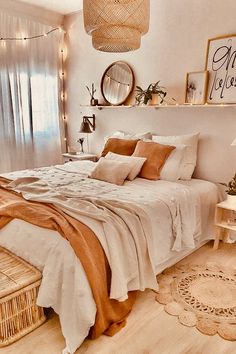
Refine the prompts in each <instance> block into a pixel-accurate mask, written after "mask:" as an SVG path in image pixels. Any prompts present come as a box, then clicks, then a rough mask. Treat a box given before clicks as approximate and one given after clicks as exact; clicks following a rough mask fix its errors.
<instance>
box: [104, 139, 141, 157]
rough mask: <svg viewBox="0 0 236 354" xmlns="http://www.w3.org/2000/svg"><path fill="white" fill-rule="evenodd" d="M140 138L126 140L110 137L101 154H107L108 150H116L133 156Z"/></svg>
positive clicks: (120, 153) (116, 152) (118, 152)
mask: <svg viewBox="0 0 236 354" xmlns="http://www.w3.org/2000/svg"><path fill="white" fill-rule="evenodd" d="M137 142H138V140H126V139H118V138H110V139H108V140H107V142H106V144H105V146H104V149H103V151H102V153H101V156H102V157H103V156H106V154H107V153H108V152H110V151H111V152H114V153H115V154H119V155H126V156H131V155H132V154H133V152H134V149H135V147H136V144H137Z"/></svg>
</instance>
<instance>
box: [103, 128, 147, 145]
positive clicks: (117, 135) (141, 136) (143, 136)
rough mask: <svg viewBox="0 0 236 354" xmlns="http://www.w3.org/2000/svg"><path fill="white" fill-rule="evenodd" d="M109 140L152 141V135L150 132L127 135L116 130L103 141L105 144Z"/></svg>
mask: <svg viewBox="0 0 236 354" xmlns="http://www.w3.org/2000/svg"><path fill="white" fill-rule="evenodd" d="M109 138H118V139H128V140H137V139H139V140H144V139H152V134H151V133H150V132H143V133H135V134H128V133H125V132H123V131H121V130H117V131H116V132H114V133H112V134H111V135H109V136H105V138H104V141H105V143H106V142H107V140H108V139H109Z"/></svg>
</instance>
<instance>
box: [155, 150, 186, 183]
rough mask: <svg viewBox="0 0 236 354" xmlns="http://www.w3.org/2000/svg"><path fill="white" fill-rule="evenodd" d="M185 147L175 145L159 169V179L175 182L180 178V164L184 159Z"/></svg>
mask: <svg viewBox="0 0 236 354" xmlns="http://www.w3.org/2000/svg"><path fill="white" fill-rule="evenodd" d="M185 149H186V145H177V146H176V148H175V149H174V150H173V151H172V152H171V154H170V156H169V157H168V159H167V160H166V162H165V164H164V166H163V167H162V169H161V173H160V179H163V180H165V181H171V182H175V181H178V179H180V176H181V163H182V160H183V158H184V154H185Z"/></svg>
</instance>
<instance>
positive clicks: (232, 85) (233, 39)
mask: <svg viewBox="0 0 236 354" xmlns="http://www.w3.org/2000/svg"><path fill="white" fill-rule="evenodd" d="M206 70H208V71H209V82H208V91H207V102H208V103H212V104H214V103H215V104H216V103H236V34H235V35H231V36H225V37H219V38H213V39H209V41H208V50H207V58H206Z"/></svg>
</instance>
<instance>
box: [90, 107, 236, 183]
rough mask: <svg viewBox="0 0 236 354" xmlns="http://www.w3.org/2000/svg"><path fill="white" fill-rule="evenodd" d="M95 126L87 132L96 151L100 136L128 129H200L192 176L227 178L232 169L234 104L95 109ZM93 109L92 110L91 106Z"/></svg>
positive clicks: (234, 157) (235, 159)
mask: <svg viewBox="0 0 236 354" xmlns="http://www.w3.org/2000/svg"><path fill="white" fill-rule="evenodd" d="M95 110H96V111H95V114H96V119H97V122H96V124H97V128H96V131H95V132H94V133H93V134H90V135H89V142H90V150H91V151H93V152H96V153H97V154H99V153H100V152H101V150H102V147H103V145H104V136H106V135H110V134H111V133H113V132H114V131H116V130H122V131H125V132H129V133H138V132H147V131H150V132H152V133H155V134H158V135H182V134H189V133H194V132H200V140H199V145H198V160H197V166H196V169H195V173H194V176H195V177H197V178H202V179H206V180H209V181H213V182H227V181H229V180H230V179H231V178H232V176H233V175H234V173H235V171H236V146H231V143H232V141H233V140H234V139H235V138H236V107H173V108H172V107H167V108H158V109H154V108H151V107H148V108H142V107H140V108H112V109H103V110H101V111H100V110H98V109H95ZM93 111H94V110H93Z"/></svg>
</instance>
